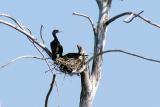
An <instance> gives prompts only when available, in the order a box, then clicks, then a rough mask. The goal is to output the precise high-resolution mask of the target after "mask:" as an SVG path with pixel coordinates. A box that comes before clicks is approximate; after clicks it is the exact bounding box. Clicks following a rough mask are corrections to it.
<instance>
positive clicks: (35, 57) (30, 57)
mask: <svg viewBox="0 0 160 107" xmlns="http://www.w3.org/2000/svg"><path fill="white" fill-rule="evenodd" d="M24 58H29V59H39V60H46V59H47V58H41V57H37V56H30V55H28V56H27V55H25V56H20V57H17V58H15V59H13V60H11V61H9V62H8V63H6V64H4V65H2V66H0V69H2V68H4V67H6V66H8V65H10V64H12V63H14V62H15V61H17V60H20V59H24Z"/></svg>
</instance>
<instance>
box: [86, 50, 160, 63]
mask: <svg viewBox="0 0 160 107" xmlns="http://www.w3.org/2000/svg"><path fill="white" fill-rule="evenodd" d="M113 52H119V53H124V54H127V55H131V56H134V57H137V58H140V59H144V60H147V61H151V62H157V63H160V60H155V59H151V58H147V57H144V56H140V55H137V54H133V53H130V52H127V51H123V50H107V51H103V52H101V53H99V54H97V55H95V56H93V57H91V58H89V60H88V61H87V63H89V62H91V61H92V60H93V58H94V57H98V56H99V55H102V54H105V53H113Z"/></svg>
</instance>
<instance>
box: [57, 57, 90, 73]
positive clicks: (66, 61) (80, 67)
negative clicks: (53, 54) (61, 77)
mask: <svg viewBox="0 0 160 107" xmlns="http://www.w3.org/2000/svg"><path fill="white" fill-rule="evenodd" d="M86 62H87V55H80V56H79V57H78V58H68V57H63V56H62V57H58V58H56V60H55V62H54V64H55V65H56V68H58V70H59V71H61V72H63V73H66V74H69V75H73V74H80V73H81V72H83V71H84V70H85V68H86Z"/></svg>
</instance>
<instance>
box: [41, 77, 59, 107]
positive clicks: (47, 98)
mask: <svg viewBox="0 0 160 107" xmlns="http://www.w3.org/2000/svg"><path fill="white" fill-rule="evenodd" d="M55 78H56V75H55V74H53V78H52V82H51V84H50V88H49V90H48V93H47V95H46V99H45V106H44V107H48V100H49V96H50V94H51V92H52V89H53V85H54V83H55Z"/></svg>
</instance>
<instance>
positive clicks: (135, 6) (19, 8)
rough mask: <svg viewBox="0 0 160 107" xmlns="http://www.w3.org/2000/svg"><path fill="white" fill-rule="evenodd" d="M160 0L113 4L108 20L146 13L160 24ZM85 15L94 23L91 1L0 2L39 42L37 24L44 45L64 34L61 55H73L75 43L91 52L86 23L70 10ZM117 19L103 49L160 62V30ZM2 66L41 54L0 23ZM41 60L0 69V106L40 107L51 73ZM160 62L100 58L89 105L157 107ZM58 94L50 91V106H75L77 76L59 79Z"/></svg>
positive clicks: (118, 55)
mask: <svg viewBox="0 0 160 107" xmlns="http://www.w3.org/2000/svg"><path fill="white" fill-rule="evenodd" d="M159 3H160V1H158V0H152V1H149V0H148V1H146V0H140V1H139V0H134V1H133V0H124V1H123V2H122V1H120V0H113V3H112V8H111V11H110V16H111V17H112V16H114V15H116V14H119V13H121V12H125V11H133V12H140V11H141V10H144V13H143V15H144V16H145V17H147V18H149V19H151V20H153V21H154V22H156V23H160V20H159V18H160V14H158V12H157V10H159ZM75 11H76V12H82V13H85V14H87V15H89V16H90V17H91V18H92V20H93V21H94V23H95V24H96V22H97V18H98V8H97V5H96V2H95V0H85V1H84V0H82V1H81V0H70V1H62V0H41V1H40V0H34V1H33V0H23V1H22V0H14V1H13V0H11V1H7V0H0V13H7V14H9V15H11V16H13V17H14V18H16V19H18V20H19V21H20V22H21V23H22V24H23V25H25V26H26V27H28V28H30V29H31V30H32V33H33V34H34V35H35V36H36V37H37V38H39V28H40V25H41V24H43V25H44V30H43V35H44V39H45V41H46V46H47V47H49V43H50V41H51V40H52V39H53V38H52V35H51V32H52V29H53V28H58V29H60V30H61V31H62V33H61V34H59V39H60V41H61V43H62V44H63V46H64V53H67V52H75V51H77V49H76V44H80V45H82V46H83V47H85V48H86V50H87V52H88V54H89V55H90V56H91V55H92V53H93V51H92V50H93V32H92V29H91V26H90V25H89V22H88V21H87V20H86V19H84V18H82V17H78V16H73V15H72V13H73V12H75ZM123 19H124V18H121V19H119V20H117V21H115V22H113V23H112V24H111V25H110V26H109V30H108V32H107V44H106V48H105V50H108V49H121V50H124V51H128V52H132V53H136V54H139V55H142V56H145V57H148V58H153V59H160V54H159V53H160V51H159V44H160V42H159V40H160V36H159V35H160V29H158V28H155V27H153V26H150V25H148V24H146V23H144V22H143V21H141V20H139V19H135V20H134V21H133V22H132V23H130V24H126V23H124V22H122V21H123ZM0 35H1V36H0V37H1V39H0V52H1V55H0V64H4V63H6V62H8V61H9V60H11V59H13V58H16V57H18V56H21V55H39V53H38V52H37V51H36V49H35V48H34V47H33V46H32V45H31V43H30V42H28V41H27V39H26V37H25V36H23V35H22V34H20V33H18V32H17V31H15V30H13V29H11V28H9V27H7V26H5V25H0ZM47 69H48V68H47V66H46V64H45V63H44V62H42V61H37V60H30V59H24V60H20V61H18V62H16V63H14V64H12V65H9V66H8V67H7V68H4V69H1V70H0V104H1V105H2V107H43V106H44V99H45V95H46V93H47V91H48V88H49V85H50V81H51V76H52V75H51V74H50V73H45V71H46V70H47ZM159 71H160V64H158V63H154V62H149V61H145V60H142V59H138V58H135V57H132V56H128V55H125V54H122V53H109V54H106V55H104V63H103V70H102V80H101V83H100V87H99V90H98V92H97V95H96V97H95V101H94V104H93V107H159V106H160V102H159V100H160V91H159V90H160V86H159V82H160V78H159V76H160V72H159ZM57 84H58V90H59V93H57V90H56V88H55V87H54V90H53V93H52V96H51V98H50V103H49V104H50V106H55V107H56V106H57V105H60V107H78V104H79V94H80V78H79V77H77V76H72V77H70V76H66V77H65V78H64V75H63V74H60V75H57Z"/></svg>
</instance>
